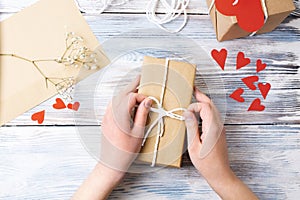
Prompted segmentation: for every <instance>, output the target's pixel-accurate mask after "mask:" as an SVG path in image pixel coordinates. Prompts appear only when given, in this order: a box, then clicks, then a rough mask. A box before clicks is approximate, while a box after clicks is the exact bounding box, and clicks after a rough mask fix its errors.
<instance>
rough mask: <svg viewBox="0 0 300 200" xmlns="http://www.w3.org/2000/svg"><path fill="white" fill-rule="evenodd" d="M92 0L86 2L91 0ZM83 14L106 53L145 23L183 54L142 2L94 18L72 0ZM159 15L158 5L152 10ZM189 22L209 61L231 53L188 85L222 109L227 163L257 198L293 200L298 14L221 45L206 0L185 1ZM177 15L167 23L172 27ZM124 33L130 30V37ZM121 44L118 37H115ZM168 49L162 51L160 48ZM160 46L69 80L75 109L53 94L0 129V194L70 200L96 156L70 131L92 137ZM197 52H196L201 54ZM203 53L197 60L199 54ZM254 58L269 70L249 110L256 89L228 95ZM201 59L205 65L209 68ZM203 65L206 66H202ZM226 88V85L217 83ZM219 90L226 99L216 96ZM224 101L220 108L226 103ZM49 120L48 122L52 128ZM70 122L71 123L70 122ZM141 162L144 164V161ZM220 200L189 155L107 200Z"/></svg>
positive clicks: (1, 9)
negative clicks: (35, 117) (258, 101)
mask: <svg viewBox="0 0 300 200" xmlns="http://www.w3.org/2000/svg"><path fill="white" fill-rule="evenodd" d="M91 1H92V0H91ZM35 2H37V0H22V1H17V0H1V1H0V20H2V19H5V18H7V17H8V16H10V15H11V14H13V13H15V12H18V11H20V10H21V9H23V8H24V7H27V6H29V5H30V4H33V3H35ZM78 2H79V4H80V6H81V7H82V8H84V9H85V10H86V11H87V12H86V13H84V16H85V18H86V20H87V22H88V23H89V25H90V26H91V28H92V30H93V32H94V33H95V35H96V36H97V38H98V39H99V41H100V42H101V44H102V45H103V46H105V48H106V49H107V50H110V49H112V48H116V47H115V45H114V46H111V47H110V46H109V44H110V42H111V40H112V38H113V37H116V36H119V37H121V38H122V37H123V39H124V41H125V42H128V41H130V40H127V39H130V38H137V39H140V38H141V37H142V34H140V32H141V31H142V30H143V29H145V28H148V29H151V31H149V33H148V34H144V35H143V36H144V37H145V35H146V36H147V37H148V38H153V41H154V40H165V42H167V43H168V42H169V43H172V44H173V43H174V45H175V46H177V47H176V50H177V52H176V55H178V56H184V55H186V54H188V53H189V52H190V49H188V47H189V44H187V45H182V44H181V43H180V42H178V40H172V37H170V36H167V35H165V34H161V33H159V32H157V30H158V29H157V27H156V26H155V25H153V24H152V23H150V22H148V21H147V19H146V16H145V15H144V13H145V5H146V3H147V2H148V0H147V1H146V0H130V3H127V4H125V5H122V6H116V7H110V8H108V9H107V10H106V11H105V14H102V15H93V14H92V10H93V8H94V7H93V5H92V4H90V3H89V2H90V1H89V0H79V1H78ZM159 12H163V10H161V9H160V10H159ZM188 12H189V14H190V15H189V21H188V24H187V26H186V27H185V29H184V30H183V31H182V32H181V33H180V34H179V37H183V38H187V39H191V40H193V42H192V43H195V44H196V45H198V46H200V47H201V48H202V49H203V51H204V52H205V53H206V58H207V57H209V54H210V51H211V50H212V49H214V48H215V49H221V48H227V49H228V51H229V54H228V59H227V63H226V70H225V71H224V72H222V71H221V70H219V69H218V66H216V65H213V63H214V62H213V60H205V61H203V63H204V64H203V63H202V64H201V63H200V64H199V65H198V66H197V67H198V71H197V76H196V81H195V84H196V86H198V87H199V88H201V89H202V90H203V91H204V92H206V93H207V94H209V95H210V96H211V97H213V98H214V97H215V98H214V99H213V100H214V101H215V102H216V104H217V105H219V106H220V107H221V108H226V109H225V111H224V112H223V114H224V116H226V117H225V123H226V124H227V125H226V129H227V141H228V146H229V157H230V162H231V167H232V169H233V170H234V171H235V172H236V174H237V175H238V176H239V177H240V178H241V179H242V180H243V181H244V182H245V183H246V184H248V185H249V186H250V188H251V189H253V191H254V192H255V193H256V194H257V195H258V196H259V198H260V199H267V200H269V199H270V200H277V199H278V200H279V199H280V200H281V199H288V200H294V199H298V198H299V196H300V190H299V188H300V161H299V159H298V158H299V156H300V148H299V147H300V139H299V138H300V87H299V83H300V72H299V71H300V70H299V68H300V60H299V55H300V49H299V46H300V19H299V18H296V17H289V18H287V19H286V20H285V21H284V22H283V23H282V24H281V25H280V26H279V27H278V28H277V29H276V30H275V31H273V32H271V33H267V34H263V35H257V36H254V37H253V38H243V39H238V40H232V41H226V42H222V43H219V42H217V41H216V39H215V33H214V30H213V27H212V24H211V21H210V18H209V16H207V15H205V14H206V13H207V6H206V4H205V1H191V4H190V6H189V9H188ZM179 23H180V20H179V21H176V22H174V23H171V24H169V25H168V27H169V28H175V27H176V26H177V25H178V24H179ZM126 32H131V33H130V34H129V36H130V37H129V36H128V33H126ZM120 45H122V43H120ZM167 50H168V49H167ZM167 50H166V49H157V48H156V49H155V48H153V47H151V46H150V47H149V46H147V47H145V48H143V49H138V50H133V51H130V52H124V54H123V55H121V56H120V57H119V58H118V59H116V60H115V61H114V63H113V65H111V66H110V67H108V68H107V69H106V70H103V71H101V72H99V73H97V74H94V75H93V76H91V77H90V78H88V79H86V80H84V81H82V82H81V83H80V84H78V85H77V87H76V91H75V100H79V101H80V102H81V107H80V110H79V111H78V112H73V111H70V110H63V111H57V110H54V109H53V108H52V104H53V103H54V102H55V98H56V97H53V98H51V99H49V100H48V101H45V102H43V103H41V104H40V105H39V106H37V107H35V108H33V109H32V110H30V111H28V112H26V113H24V114H23V115H21V116H19V117H18V118H16V119H15V120H13V121H11V122H10V123H7V124H6V127H1V128H0V157H1V162H0V199H3V200H4V199H5V200H14V199H69V198H70V196H71V195H72V194H73V193H74V191H75V190H76V189H77V188H78V186H79V185H80V184H81V182H82V181H83V180H84V179H85V177H86V176H87V175H88V173H89V171H90V170H91V169H92V168H93V166H94V165H95V164H96V161H95V160H94V159H93V158H92V157H91V156H90V155H89V153H87V151H86V150H85V148H84V147H83V146H82V141H81V140H80V138H79V137H78V127H83V128H84V130H85V133H86V134H87V137H88V138H90V139H91V140H93V139H94V138H93V137H94V135H93V134H92V132H93V131H92V130H94V128H95V126H94V125H97V124H100V123H101V118H102V116H103V113H104V111H105V108H106V105H107V103H108V102H109V100H110V99H111V97H112V96H113V95H114V94H116V93H117V91H118V90H120V89H121V88H122V87H123V86H125V85H126V84H127V83H128V82H130V81H131V80H132V77H134V76H135V75H136V74H138V73H139V70H140V64H141V62H142V58H143V56H144V55H150V56H156V57H164V56H166V55H168V53H169V52H167ZM239 51H243V52H245V54H246V56H247V57H249V58H251V60H252V62H251V64H250V65H249V66H247V67H245V68H243V69H242V70H239V71H236V70H235V62H236V54H237V53H238V52H239ZM201 52H202V50H201ZM204 57H205V56H204ZM259 58H260V59H262V60H263V62H266V63H267V65H268V67H267V69H266V70H265V71H263V72H260V73H259V76H260V81H262V82H269V83H271V84H272V89H271V92H270V94H269V96H268V98H267V99H266V100H264V101H263V103H264V104H265V105H266V107H267V108H266V110H265V111H264V112H261V113H256V112H254V113H253V112H247V111H246V110H247V108H248V106H249V104H250V103H251V101H252V100H253V98H255V97H257V96H258V95H259V93H258V91H255V92H250V91H247V92H246V93H245V95H244V97H245V100H246V102H245V103H243V104H240V103H237V102H235V101H233V100H232V99H230V98H228V96H229V94H230V93H231V92H232V91H234V89H236V88H238V87H243V88H245V86H244V85H243V84H242V82H241V78H244V77H246V76H250V75H255V74H256V73H255V61H256V59H259ZM207 63H209V64H207ZM206 64H207V65H206ZM222 88H224V90H223V89H222ZM222 93H226V97H227V98H226V101H224V99H221V98H219V97H220V96H222V95H220V94H222ZM224 103H226V106H225V104H224ZM44 109H45V110H46V119H45V122H44V124H43V125H42V126H37V124H36V123H35V122H32V121H31V120H30V117H31V115H32V114H33V113H34V112H37V111H40V110H44ZM53 125H54V126H53ZM76 125H77V126H76ZM145 167H148V166H145ZM175 198H176V199H177V198H181V199H219V197H218V196H217V195H216V194H215V193H214V192H213V191H212V190H211V188H210V187H209V186H208V184H207V183H206V182H205V180H204V179H203V178H202V177H201V176H200V175H199V174H198V173H197V172H196V170H195V169H194V167H193V166H192V163H191V162H190V160H189V158H188V155H187V154H185V155H184V156H183V167H182V168H181V169H172V168H164V169H161V170H159V171H156V172H155V173H145V174H136V173H130V174H127V175H126V177H125V179H124V181H123V182H122V183H121V185H120V186H119V187H117V188H116V189H115V190H114V191H113V192H112V194H111V196H110V199H175Z"/></svg>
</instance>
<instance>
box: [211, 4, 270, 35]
mask: <svg viewBox="0 0 300 200" xmlns="http://www.w3.org/2000/svg"><path fill="white" fill-rule="evenodd" d="M215 4H216V8H217V10H218V11H219V12H220V13H222V14H223V15H227V16H236V18H237V23H238V25H239V26H240V27H241V28H242V29H244V30H245V31H247V32H249V33H252V32H255V31H257V30H259V29H261V28H262V26H263V25H264V23H265V22H264V20H265V16H264V11H263V8H262V3H261V0H251V1H249V0H238V1H237V0H236V1H235V2H233V0H216V1H215Z"/></svg>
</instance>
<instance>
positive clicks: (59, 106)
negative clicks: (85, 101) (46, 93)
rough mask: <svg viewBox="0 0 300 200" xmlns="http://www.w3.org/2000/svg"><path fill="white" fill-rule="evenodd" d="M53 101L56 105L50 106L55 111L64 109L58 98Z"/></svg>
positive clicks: (64, 106)
mask: <svg viewBox="0 0 300 200" xmlns="http://www.w3.org/2000/svg"><path fill="white" fill-rule="evenodd" d="M55 101H56V103H55V104H53V105H52V106H53V108H55V109H64V108H66V104H65V103H64V102H63V100H61V99H60V98H57V99H56V100H55Z"/></svg>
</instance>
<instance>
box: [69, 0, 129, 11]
mask: <svg viewBox="0 0 300 200" xmlns="http://www.w3.org/2000/svg"><path fill="white" fill-rule="evenodd" d="M116 1H117V0H89V2H91V3H92V7H93V9H92V10H86V9H84V8H82V7H81V6H80V5H79V2H78V0H76V1H75V2H76V4H77V7H78V8H79V10H80V11H81V12H84V13H88V14H94V15H100V14H101V13H103V12H104V11H105V10H106V9H107V8H108V7H109V6H120V5H123V4H125V3H127V2H128V1H129V0H121V1H120V2H119V3H114V2H116Z"/></svg>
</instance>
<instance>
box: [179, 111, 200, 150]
mask: <svg viewBox="0 0 300 200" xmlns="http://www.w3.org/2000/svg"><path fill="white" fill-rule="evenodd" d="M183 115H184V118H185V125H186V129H187V142H188V149H189V151H190V150H192V151H193V152H194V151H196V152H199V151H200V149H201V145H202V144H201V142H200V134H199V127H198V121H197V119H196V116H195V114H194V113H193V112H191V111H186V112H185V113H184V114H183Z"/></svg>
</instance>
